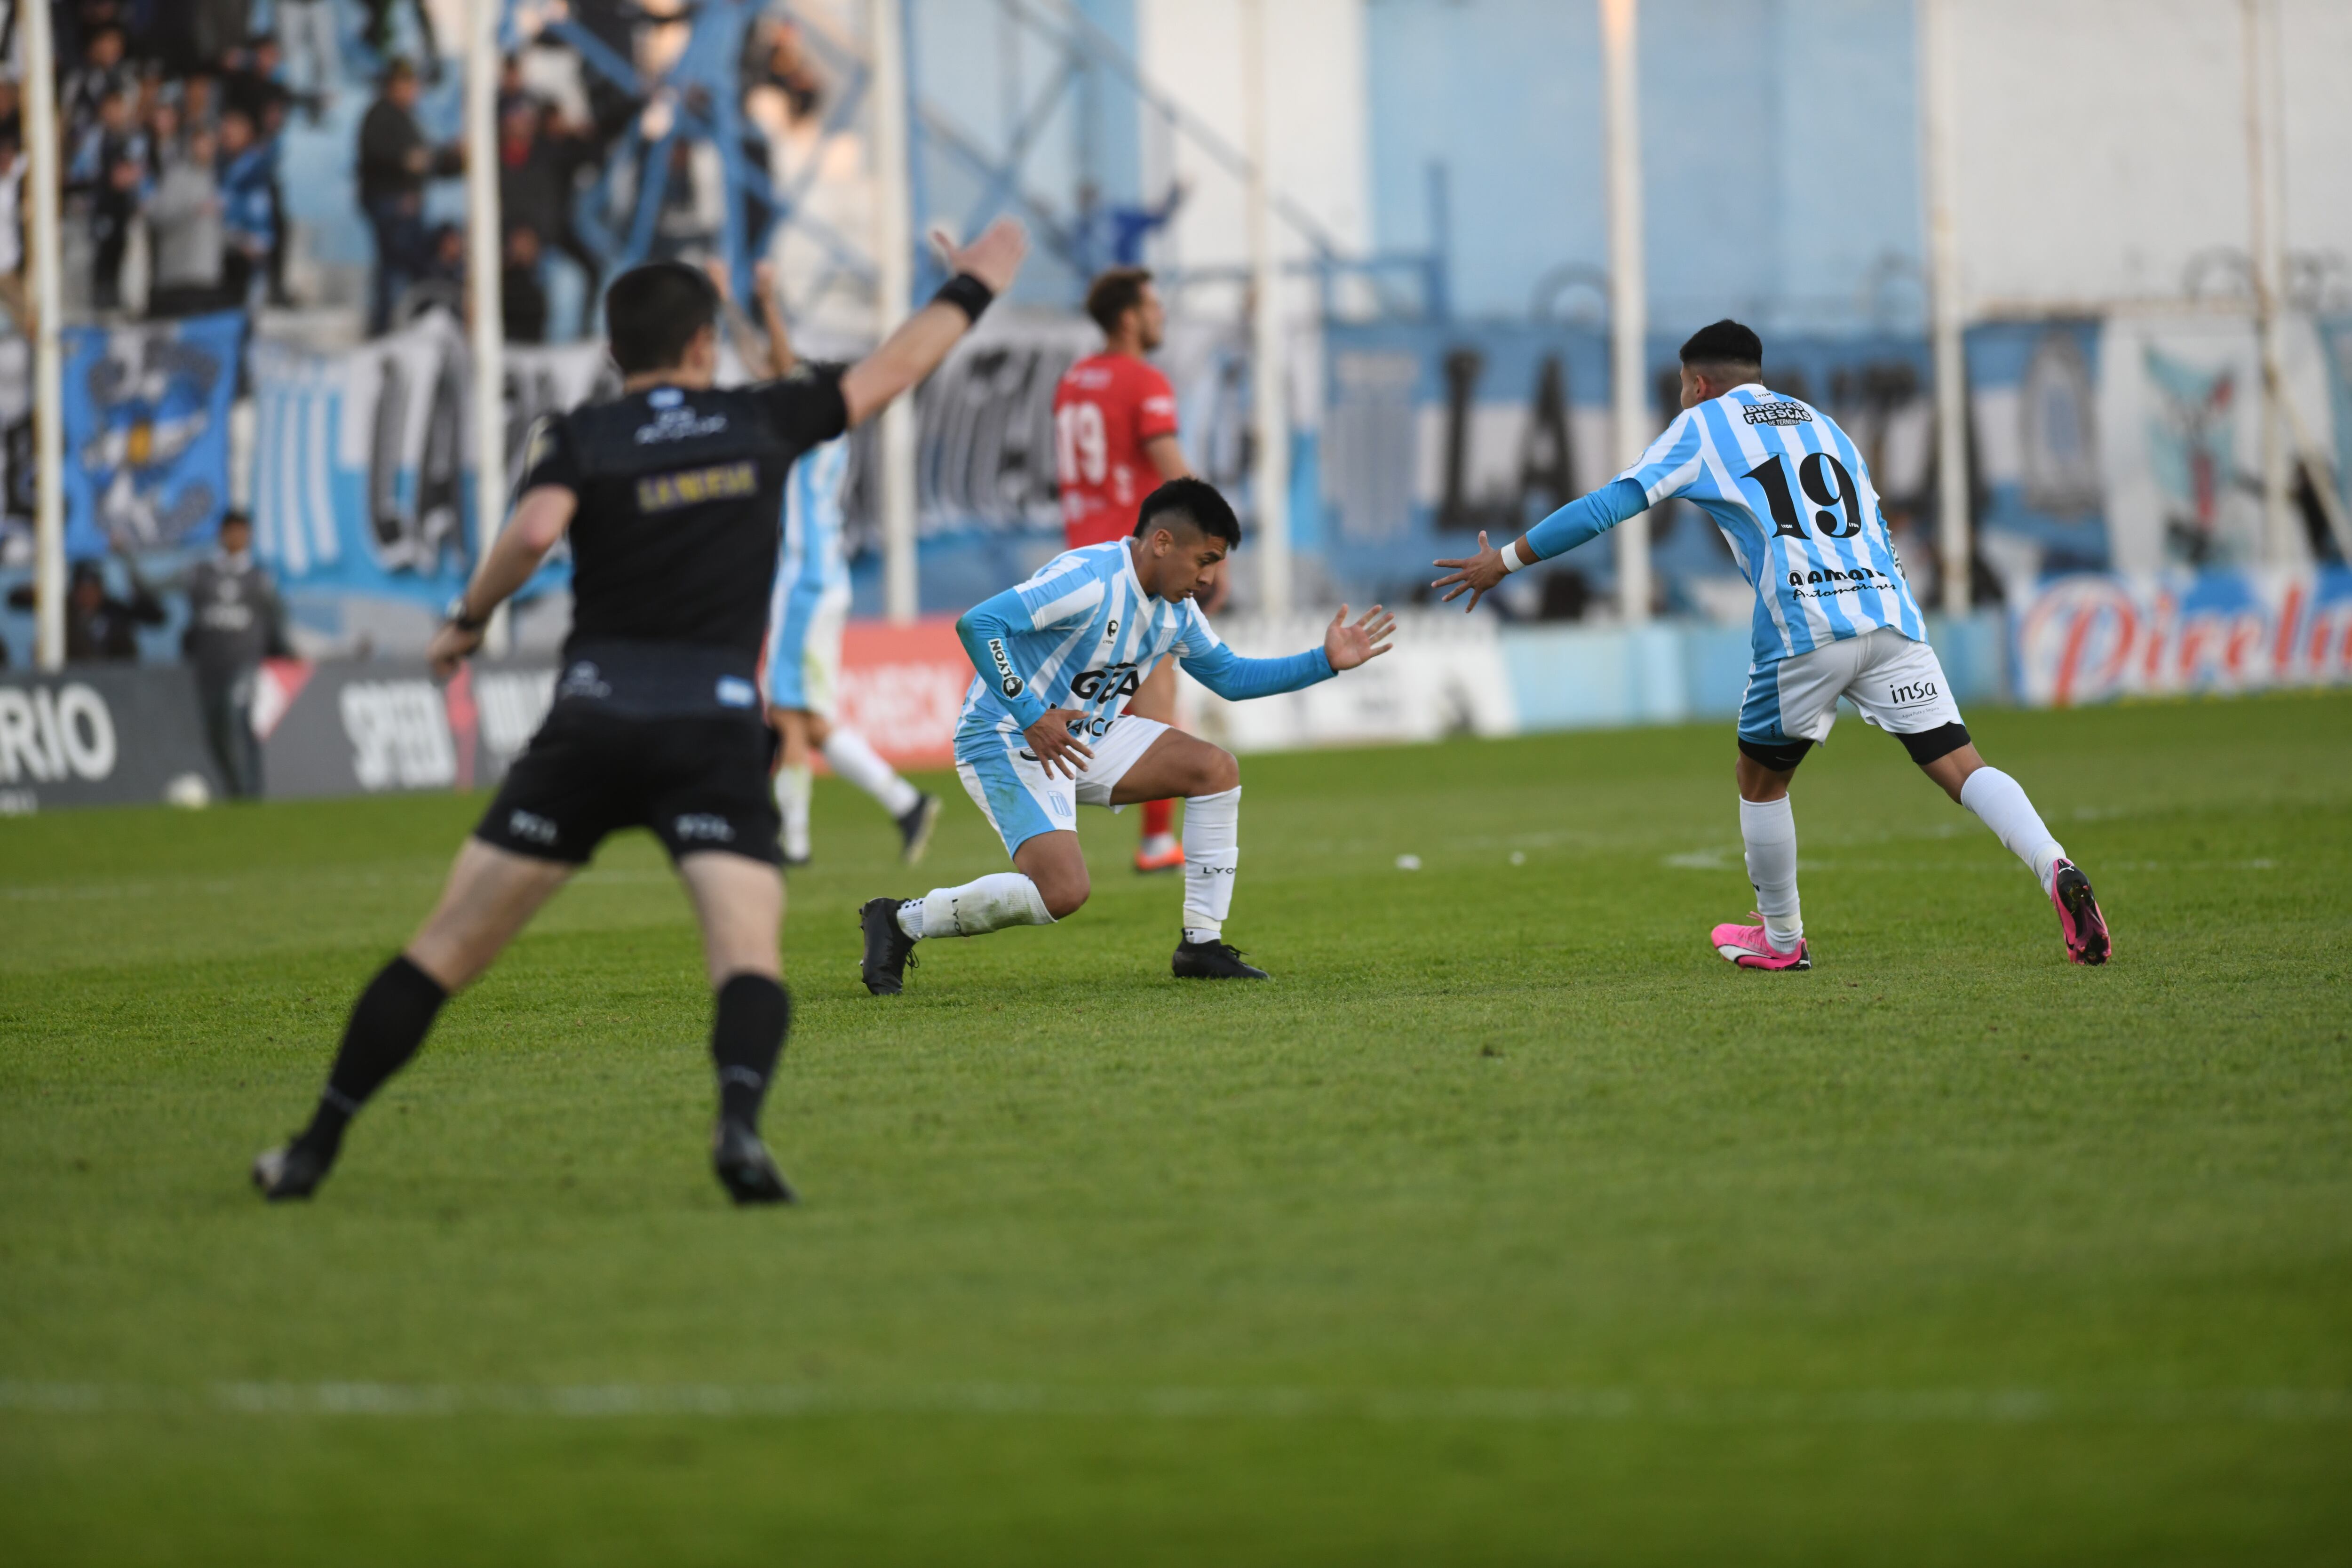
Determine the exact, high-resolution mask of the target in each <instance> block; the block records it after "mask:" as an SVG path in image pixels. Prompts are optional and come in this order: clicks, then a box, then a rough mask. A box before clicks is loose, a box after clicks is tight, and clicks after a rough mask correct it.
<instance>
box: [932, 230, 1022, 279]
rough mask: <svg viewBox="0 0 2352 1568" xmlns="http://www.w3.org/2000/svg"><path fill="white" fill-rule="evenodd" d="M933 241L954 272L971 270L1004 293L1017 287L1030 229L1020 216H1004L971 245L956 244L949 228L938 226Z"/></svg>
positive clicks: (941, 257) (972, 273)
mask: <svg viewBox="0 0 2352 1568" xmlns="http://www.w3.org/2000/svg"><path fill="white" fill-rule="evenodd" d="M931 244H932V245H933V246H934V247H937V249H938V250H939V253H940V260H942V261H944V262H945V263H947V268H948V271H949V272H950V274H953V273H957V272H969V273H971V275H972V276H973V277H974V278H977V279H980V280H981V281H982V283H985V284H987V285H988V286H989V288H990V289H992V290H993V291H994V292H996V293H999V294H1002V293H1003V292H1004V291H1005V290H1006V289H1010V288H1012V287H1013V277H1014V276H1015V275H1016V274H1017V273H1019V272H1020V270H1021V258H1023V257H1024V256H1026V255H1028V254H1029V231H1028V230H1027V229H1025V228H1023V227H1022V226H1021V224H1020V222H1019V220H1017V219H1014V218H1009V217H1001V218H998V219H997V220H996V221H995V222H994V223H992V224H990V225H989V226H988V227H987V228H986V229H985V230H983V231H982V234H981V237H979V238H978V239H975V240H973V241H972V242H971V244H970V245H966V246H961V247H959V246H956V245H954V244H952V243H950V240H949V238H948V236H947V231H946V230H944V229H936V228H935V229H933V230H932V231H931Z"/></svg>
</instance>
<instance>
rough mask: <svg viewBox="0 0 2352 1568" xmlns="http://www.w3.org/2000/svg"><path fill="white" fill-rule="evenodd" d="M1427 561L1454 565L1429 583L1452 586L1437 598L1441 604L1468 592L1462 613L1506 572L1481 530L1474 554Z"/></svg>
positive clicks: (1434, 564) (1470, 607) (1487, 592)
mask: <svg viewBox="0 0 2352 1568" xmlns="http://www.w3.org/2000/svg"><path fill="white" fill-rule="evenodd" d="M1430 564H1431V565H1433V566H1451V567H1453V568H1454V570H1453V571H1451V572H1449V573H1447V574H1445V575H1444V576H1443V577H1440V578H1439V579H1438V580H1437V581H1436V582H1434V583H1432V584H1430V586H1431V587H1433V588H1444V587H1448V586H1451V587H1452V588H1453V590H1454V592H1452V593H1450V594H1448V595H1445V597H1444V598H1443V599H1440V600H1439V601H1438V603H1439V604H1442V605H1450V604H1452V603H1453V602H1454V600H1456V599H1458V598H1460V597H1461V596H1462V595H1465V594H1467V595H1470V602H1469V603H1468V604H1466V605H1463V606H1462V608H1463V611H1464V613H1465V614H1467V613H1468V612H1470V611H1472V610H1475V609H1476V608H1477V607H1478V601H1479V600H1481V599H1483V598H1485V597H1486V595H1488V594H1490V593H1492V592H1493V591H1494V588H1495V584H1497V583H1499V582H1501V581H1502V580H1503V579H1504V578H1506V577H1507V576H1509V575H1510V574H1509V573H1507V572H1506V571H1504V570H1503V552H1501V551H1499V550H1496V549H1493V548H1491V547H1490V546H1489V545H1488V544H1487V543H1486V531H1485V530H1484V529H1481V530H1480V531H1479V532H1478V553H1477V554H1475V555H1473V556H1470V557H1468V558H1467V559H1465V560H1462V561H1433V562H1431V563H1430Z"/></svg>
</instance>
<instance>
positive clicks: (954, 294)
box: [931, 272, 996, 321]
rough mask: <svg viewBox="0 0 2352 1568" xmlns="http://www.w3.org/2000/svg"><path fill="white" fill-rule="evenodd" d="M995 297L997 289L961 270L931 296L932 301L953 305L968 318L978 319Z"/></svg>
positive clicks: (937, 303) (936, 303)
mask: <svg viewBox="0 0 2352 1568" xmlns="http://www.w3.org/2000/svg"><path fill="white" fill-rule="evenodd" d="M995 298H996V290H995V289H992V288H990V287H989V286H988V285H987V284H985V283H982V281H981V280H980V279H977V278H974V277H973V276H972V275H971V273H969V272H959V273H957V274H956V275H955V276H954V277H952V278H950V279H948V280H947V281H946V282H944V283H942V284H940V291H939V292H938V293H936V294H934V295H932V296H931V303H932V304H934V305H953V306H954V307H955V308H956V309H957V310H961V311H962V312H963V313H964V316H965V318H966V319H967V320H970V321H979V320H980V314H981V312H982V310H987V309H988V307H989V303H990V301H992V300H994V299H995Z"/></svg>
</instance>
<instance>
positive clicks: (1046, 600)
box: [956, 539, 1331, 757]
mask: <svg viewBox="0 0 2352 1568" xmlns="http://www.w3.org/2000/svg"><path fill="white" fill-rule="evenodd" d="M956 634H957V636H958V637H961V639H962V640H963V645H964V650H965V652H966V653H967V654H969V655H970V656H971V662H972V668H973V669H974V671H976V673H975V674H974V675H973V677H972V682H971V689H970V690H969V691H967V692H966V693H965V696H964V703H963V712H962V715H961V719H960V721H959V722H958V723H957V725H956V752H957V754H958V756H959V757H961V756H964V755H965V753H966V751H967V748H970V749H971V750H972V751H973V752H975V753H976V752H984V751H985V750H986V749H987V748H988V747H989V746H991V745H998V746H1001V745H1002V744H1003V740H1002V737H1003V736H1006V735H1011V734H1013V733H1016V732H1018V731H1021V730H1024V729H1026V728H1027V727H1028V726H1029V725H1031V724H1034V723H1035V722H1036V721H1038V720H1039V719H1040V718H1042V717H1044V715H1045V712H1046V711H1047V710H1050V709H1055V708H1071V709H1076V710H1081V711H1083V712H1084V713H1085V714H1086V715H1087V721H1086V728H1087V729H1090V730H1091V731H1093V732H1094V733H1096V734H1097V735H1099V734H1101V733H1102V732H1103V731H1104V730H1105V729H1106V728H1108V724H1109V722H1110V721H1111V720H1113V719H1115V718H1117V717H1118V713H1119V711H1120V710H1121V709H1123V708H1124V707H1125V706H1126V705H1127V700H1128V699H1129V698H1130V697H1132V696H1134V695H1135V693H1136V690H1137V689H1138V688H1139V687H1140V686H1141V685H1142V683H1143V678H1144V676H1145V675H1147V674H1149V673H1150V670H1151V667H1152V666H1153V665H1154V664H1156V663H1157V662H1158V661H1159V660H1160V658H1162V657H1163V656H1165V655H1168V654H1173V655H1175V656H1176V658H1177V659H1178V660H1179V661H1181V663H1182V664H1183V666H1184V669H1185V671H1186V673H1188V674H1190V675H1191V676H1192V678H1193V679H1196V680H1198V681H1200V682H1201V684H1202V685H1203V686H1205V687H1207V688H1208V689H1210V690H1212V691H1213V692H1215V693H1217V695H1218V696H1220V697H1228V698H1233V699H1235V700H1241V699H1244V698H1250V697H1262V696H1266V695H1269V694H1271V693H1273V692H1276V691H1295V690H1297V689H1298V688H1300V687H1302V686H1311V685H1313V684H1314V683H1315V682H1316V681H1318V680H1328V679H1330V677H1331V663H1330V660H1329V659H1328V658H1325V657H1324V654H1323V650H1322V649H1321V648H1319V647H1317V648H1312V649H1309V650H1308V651H1307V652H1305V653H1299V654H1293V655H1292V656H1291V657H1289V658H1241V657H1240V656H1239V655H1237V654H1235V653H1234V650H1233V649H1231V648H1229V647H1226V646H1225V645H1224V642H1223V639H1222V638H1220V637H1218V636H1217V634H1216V633H1215V632H1214V631H1213V630H1212V629H1211V628H1210V626H1209V619H1208V617H1207V616H1204V615H1202V613H1201V606H1200V605H1198V604H1196V603H1194V602H1193V601H1192V600H1191V599H1183V600H1179V601H1176V602H1174V603H1171V602H1170V601H1168V600H1166V599H1161V598H1155V597H1154V596H1152V595H1150V594H1147V593H1145V592H1144V591H1143V584H1141V583H1140V582H1139V581H1138V580H1137V578H1136V575H1135V562H1134V558H1133V557H1132V556H1131V555H1130V554H1129V552H1128V542H1127V541H1125V540H1123V539H1118V540H1112V541H1110V542H1108V543H1105V544H1089V545H1086V546H1084V547H1082V548H1080V549H1076V550H1067V551H1064V552H1062V553H1061V554H1059V555H1056V556H1055V557H1054V558H1053V559H1052V560H1051V561H1048V562H1047V563H1045V565H1043V566H1041V567H1039V568H1038V570H1037V573H1036V575H1034V576H1033V577H1031V578H1030V579H1029V580H1028V581H1027V582H1025V583H1023V584H1019V585H1017V586H1015V587H1012V588H1008V589H1006V590H1005V591H1004V592H1003V593H1002V594H999V595H996V596H995V597H993V598H992V599H988V600H986V601H984V602H982V603H981V604H979V605H974V606H972V608H971V609H970V610H968V611H966V612H965V613H964V615H963V616H962V617H961V619H959V620H958V621H957V622H956ZM1078 728H1079V726H1077V725H1075V724H1074V725H1073V726H1072V729H1073V731H1076V730H1077V729H1078Z"/></svg>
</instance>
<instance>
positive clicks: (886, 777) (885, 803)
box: [824, 724, 922, 816]
mask: <svg viewBox="0 0 2352 1568" xmlns="http://www.w3.org/2000/svg"><path fill="white" fill-rule="evenodd" d="M824 760H825V761H826V762H828V763H832V764H833V771H834V772H835V773H839V774H840V775H841V776H842V777H843V778H845V779H847V780H848V781H849V782H850V783H851V784H856V786H857V787H858V788H859V789H862V790H864V791H865V792H866V794H867V795H872V796H873V797H874V798H875V799H876V800H878V801H880V802H881V803H882V809H883V810H885V811H887V812H888V813H889V814H890V815H891V816H906V815H907V814H908V812H910V811H912V810H914V809H915V802H916V801H918V800H919V799H920V798H922V792H921V791H919V790H918V789H916V788H915V786H914V785H913V784H908V782H907V781H906V780H905V779H902V778H900V777H899V776H898V773H896V772H895V771H893V770H892V768H891V766H890V764H889V763H886V762H884V761H883V760H882V759H881V757H879V756H878V755H877V754H876V752H875V750H874V748H873V747H871V746H869V745H867V744H866V737H865V736H863V735H861V734H859V733H858V732H857V731H855V730H845V729H843V728H841V726H839V725H837V724H836V725H835V726H834V730H833V733H832V734H831V735H830V736H829V737H827V738H826V740H825V742H824Z"/></svg>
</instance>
